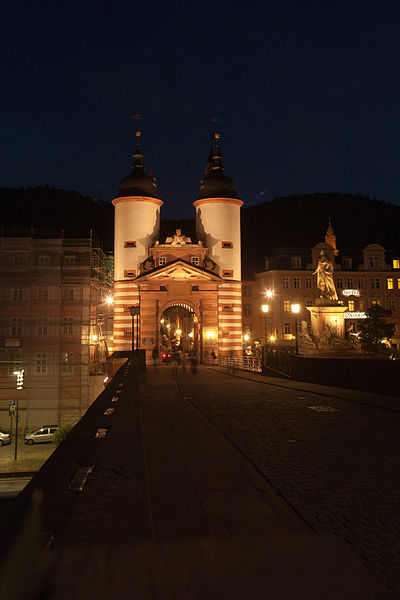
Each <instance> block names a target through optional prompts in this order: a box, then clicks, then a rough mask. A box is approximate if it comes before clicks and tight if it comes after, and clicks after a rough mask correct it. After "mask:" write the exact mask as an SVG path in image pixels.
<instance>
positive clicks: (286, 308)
mask: <svg viewBox="0 0 400 600" xmlns="http://www.w3.org/2000/svg"><path fill="white" fill-rule="evenodd" d="M283 310H284V311H285V312H290V300H284V301H283Z"/></svg>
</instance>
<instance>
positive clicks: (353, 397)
mask: <svg viewBox="0 0 400 600" xmlns="http://www.w3.org/2000/svg"><path fill="white" fill-rule="evenodd" d="M205 368H206V369H214V370H217V371H221V372H223V373H229V375H232V377H240V378H241V379H249V380H250V381H257V382H258V383H264V384H268V385H274V386H277V387H282V388H287V389H291V390H299V391H301V392H311V393H313V394H321V395H323V396H330V397H332V398H341V399H342V400H350V401H351V402H357V403H359V404H367V405H368V406H376V407H378V408H384V409H385V410H389V411H393V412H400V398H398V397H396V396H388V395H386V394H376V393H375V392H365V391H363V390H350V389H347V388H341V387H333V386H330V385H320V384H317V383H309V382H306V381H296V380H293V379H286V378H284V377H278V376H277V377H271V376H267V375H261V374H260V373H252V372H250V371H242V370H240V369H235V370H234V371H232V370H228V369H227V368H226V367H218V366H215V367H214V366H207V367H205Z"/></svg>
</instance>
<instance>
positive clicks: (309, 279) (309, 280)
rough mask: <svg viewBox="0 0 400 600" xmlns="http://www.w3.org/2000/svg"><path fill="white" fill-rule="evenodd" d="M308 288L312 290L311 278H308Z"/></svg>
mask: <svg viewBox="0 0 400 600" xmlns="http://www.w3.org/2000/svg"><path fill="white" fill-rule="evenodd" d="M306 288H307V289H308V290H310V289H311V288H312V279H311V277H306Z"/></svg>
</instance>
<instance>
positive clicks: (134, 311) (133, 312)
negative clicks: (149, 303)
mask: <svg viewBox="0 0 400 600" xmlns="http://www.w3.org/2000/svg"><path fill="white" fill-rule="evenodd" d="M129 310H130V312H131V317H132V353H133V352H134V350H135V336H134V330H135V327H134V325H135V315H136V350H139V314H140V306H130V307H129Z"/></svg>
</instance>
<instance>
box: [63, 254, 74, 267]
mask: <svg viewBox="0 0 400 600" xmlns="http://www.w3.org/2000/svg"><path fill="white" fill-rule="evenodd" d="M75 264H76V256H64V265H65V266H66V267H73V266H74V265H75Z"/></svg>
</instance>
